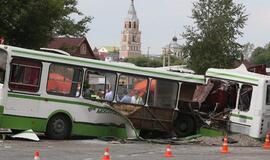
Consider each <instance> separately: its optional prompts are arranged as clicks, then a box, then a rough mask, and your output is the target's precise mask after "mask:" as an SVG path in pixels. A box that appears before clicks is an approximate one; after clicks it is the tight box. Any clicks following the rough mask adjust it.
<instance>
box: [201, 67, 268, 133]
mask: <svg viewBox="0 0 270 160" xmlns="http://www.w3.org/2000/svg"><path fill="white" fill-rule="evenodd" d="M205 77H206V80H207V82H208V83H211V82H212V83H219V87H218V89H216V90H214V92H219V99H222V100H221V101H220V102H221V103H216V104H217V105H220V107H221V108H222V111H224V109H227V111H228V121H227V127H228V130H229V131H232V132H237V133H242V134H246V135H249V136H251V137H254V138H261V137H264V136H265V135H266V133H267V132H269V129H270V77H269V76H266V75H262V74H258V73H252V72H249V71H248V70H247V69H246V67H245V66H244V65H243V64H242V65H241V66H240V67H238V68H236V69H213V68H210V69H208V70H207V72H206V74H205ZM216 102H217V101H216Z"/></svg>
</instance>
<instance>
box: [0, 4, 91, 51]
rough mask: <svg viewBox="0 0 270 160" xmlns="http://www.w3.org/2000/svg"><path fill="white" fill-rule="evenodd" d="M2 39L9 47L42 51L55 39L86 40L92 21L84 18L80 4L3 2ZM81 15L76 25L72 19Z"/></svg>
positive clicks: (1, 10)
mask: <svg viewBox="0 0 270 160" xmlns="http://www.w3.org/2000/svg"><path fill="white" fill-rule="evenodd" d="M0 3H1V5H0V36H3V37H4V38H5V43H7V44H10V45H15V46H21V47H26V48H40V47H42V46H43V47H44V46H46V44H47V43H48V42H49V41H50V40H51V39H52V38H53V37H54V36H59V35H65V36H75V37H78V36H82V35H84V34H85V33H86V32H87V31H88V30H89V28H88V26H87V24H88V23H89V22H91V20H92V17H90V16H84V15H83V14H82V13H81V12H80V11H79V10H78V9H77V8H76V5H77V0H12V1H11V0H0ZM71 14H72V15H78V16H79V17H81V20H79V21H75V20H74V19H72V18H71V17H70V15H71Z"/></svg>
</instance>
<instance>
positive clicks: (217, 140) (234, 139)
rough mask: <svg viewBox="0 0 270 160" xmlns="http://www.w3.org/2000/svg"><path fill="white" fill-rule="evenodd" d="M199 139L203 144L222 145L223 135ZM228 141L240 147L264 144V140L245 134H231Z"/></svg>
mask: <svg viewBox="0 0 270 160" xmlns="http://www.w3.org/2000/svg"><path fill="white" fill-rule="evenodd" d="M197 140H198V142H199V143H200V144H203V145H220V144H222V140H223V137H222V136H219V137H199V138H197ZM228 143H229V145H231V146H239V147H260V146H262V144H263V143H262V141H260V140H258V139H255V138H252V137H249V136H247V135H243V134H234V135H229V136H228Z"/></svg>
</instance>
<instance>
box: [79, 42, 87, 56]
mask: <svg viewBox="0 0 270 160" xmlns="http://www.w3.org/2000/svg"><path fill="white" fill-rule="evenodd" d="M86 50H87V47H86V44H82V45H81V49H80V53H81V54H86Z"/></svg>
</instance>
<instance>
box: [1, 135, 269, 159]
mask: <svg viewBox="0 0 270 160" xmlns="http://www.w3.org/2000/svg"><path fill="white" fill-rule="evenodd" d="M105 147H109V149H110V152H109V153H110V157H111V160H164V159H166V158H164V157H163V154H164V152H165V149H166V145H164V144H150V143H146V142H132V143H125V144H120V143H108V142H105V141H99V140H66V141H53V140H41V141H40V142H31V141H23V140H5V141H0V160H31V159H33V154H34V151H35V150H39V151H40V159H41V160H101V159H102V157H103V154H104V148H105ZM220 148H221V147H220V146H201V145H198V144H192V145H172V153H173V155H174V156H175V157H174V158H169V159H171V160H180V159H181V160H219V159H224V160H227V159H228V160H255V159H258V160H269V159H270V150H264V149H263V148H261V147H229V151H230V153H228V154H221V153H220ZM167 159H168V158H167Z"/></svg>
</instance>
